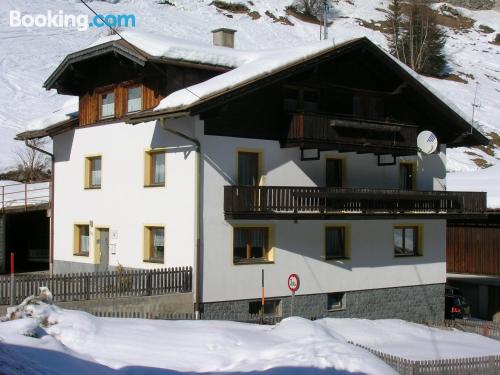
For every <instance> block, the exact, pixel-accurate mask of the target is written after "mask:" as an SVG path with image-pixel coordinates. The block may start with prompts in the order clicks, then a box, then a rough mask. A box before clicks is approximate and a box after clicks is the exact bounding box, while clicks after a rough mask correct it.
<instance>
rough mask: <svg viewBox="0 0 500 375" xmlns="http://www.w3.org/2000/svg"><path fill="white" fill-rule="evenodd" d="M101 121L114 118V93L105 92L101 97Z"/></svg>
mask: <svg viewBox="0 0 500 375" xmlns="http://www.w3.org/2000/svg"><path fill="white" fill-rule="evenodd" d="M100 114H101V116H100V118H101V119H107V118H113V117H115V93H114V91H111V92H107V93H105V94H102V95H101V112H100Z"/></svg>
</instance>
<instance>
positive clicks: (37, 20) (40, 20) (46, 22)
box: [9, 10, 135, 31]
mask: <svg viewBox="0 0 500 375" xmlns="http://www.w3.org/2000/svg"><path fill="white" fill-rule="evenodd" d="M9 20H10V23H9V25H10V26H11V27H72V28H76V29H77V30H79V31H86V30H88V28H89V27H105V26H109V27H112V28H115V27H135V15H133V14H98V15H96V16H94V17H92V19H91V20H90V21H89V16H88V15H86V14H77V15H75V14H65V13H64V12H63V11H62V10H60V11H59V12H52V11H51V10H49V11H47V13H46V14H42V13H37V14H22V13H21V12H20V11H18V10H11V11H10V17H9Z"/></svg>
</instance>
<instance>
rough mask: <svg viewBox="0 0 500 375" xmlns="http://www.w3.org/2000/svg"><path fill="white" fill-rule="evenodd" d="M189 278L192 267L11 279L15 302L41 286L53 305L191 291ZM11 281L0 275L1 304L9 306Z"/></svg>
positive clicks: (16, 277) (23, 276)
mask: <svg viewBox="0 0 500 375" xmlns="http://www.w3.org/2000/svg"><path fill="white" fill-rule="evenodd" d="M192 276H193V269H192V267H176V268H165V269H157V270H124V271H110V272H87V273H69V274H55V275H40V274H37V275H18V276H15V278H14V288H13V289H14V303H15V304H18V303H20V302H21V301H22V300H24V299H25V298H26V297H29V296H31V295H38V293H39V289H38V288H39V287H41V286H46V287H48V288H49V290H50V291H51V292H52V294H53V297H54V301H55V302H65V301H81V300H92V299H100V298H115V297H129V296H151V295H161V294H169V293H186V292H191V290H192ZM10 280H11V279H10V276H0V305H7V304H10V301H11V281H10Z"/></svg>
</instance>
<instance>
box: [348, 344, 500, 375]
mask: <svg viewBox="0 0 500 375" xmlns="http://www.w3.org/2000/svg"><path fill="white" fill-rule="evenodd" d="M349 344H352V345H355V346H357V347H359V348H362V349H364V350H366V351H368V352H370V353H372V354H374V355H375V356H377V357H378V358H380V359H381V360H383V361H384V362H385V363H387V364H388V365H389V366H391V367H392V368H393V369H394V370H396V371H397V372H398V373H399V374H401V375H416V374H421V375H426V374H430V375H433V374H439V375H471V374H484V375H497V374H500V355H496V356H487V357H474V358H458V359H440V360H429V361H413V360H409V359H406V358H401V357H397V356H393V355H390V354H387V353H383V352H380V351H378V350H375V349H372V348H369V347H367V346H364V345H360V344H357V343H355V342H352V341H349Z"/></svg>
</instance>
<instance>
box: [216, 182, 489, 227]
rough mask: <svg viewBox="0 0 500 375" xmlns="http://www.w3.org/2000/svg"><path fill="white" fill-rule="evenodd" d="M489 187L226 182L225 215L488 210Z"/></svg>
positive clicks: (433, 214)
mask: <svg viewBox="0 0 500 375" xmlns="http://www.w3.org/2000/svg"><path fill="white" fill-rule="evenodd" d="M485 211H486V193H482V192H451V191H410V190H382V189H346V188H327V187H287V186H255V187H254V186H225V187H224V214H225V217H226V219H293V220H298V219H301V220H304V219H310V220H318V219H338V218H350V219H370V218H371V219H376V218H388V217H393V218H401V217H422V218H434V219H437V218H448V217H454V218H456V217H460V216H470V215H485V214H486V213H485Z"/></svg>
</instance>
